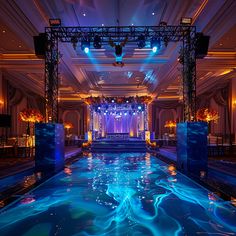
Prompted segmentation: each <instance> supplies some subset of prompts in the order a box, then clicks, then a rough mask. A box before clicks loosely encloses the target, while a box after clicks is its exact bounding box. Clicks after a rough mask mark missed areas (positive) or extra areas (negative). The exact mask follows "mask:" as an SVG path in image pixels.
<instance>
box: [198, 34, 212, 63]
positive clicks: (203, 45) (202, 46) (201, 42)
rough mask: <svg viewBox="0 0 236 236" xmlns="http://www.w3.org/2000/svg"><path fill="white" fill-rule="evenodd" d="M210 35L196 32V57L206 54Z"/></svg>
mask: <svg viewBox="0 0 236 236" xmlns="http://www.w3.org/2000/svg"><path fill="white" fill-rule="evenodd" d="M209 40H210V36H206V35H203V33H196V45H195V46H196V47H195V52H196V58H198V59H202V58H204V57H205V56H206V55H207V52H208V46H209Z"/></svg>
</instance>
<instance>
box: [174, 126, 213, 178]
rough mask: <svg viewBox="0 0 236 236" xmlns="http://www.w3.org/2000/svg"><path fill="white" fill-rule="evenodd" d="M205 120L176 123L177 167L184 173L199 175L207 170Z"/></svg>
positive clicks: (206, 129)
mask: <svg viewBox="0 0 236 236" xmlns="http://www.w3.org/2000/svg"><path fill="white" fill-rule="evenodd" d="M207 134H208V124H207V123H206V122H185V123H179V124H178V125H177V168H178V169H179V170H180V171H182V172H183V173H186V174H193V175H195V176H201V175H202V174H203V173H204V172H207Z"/></svg>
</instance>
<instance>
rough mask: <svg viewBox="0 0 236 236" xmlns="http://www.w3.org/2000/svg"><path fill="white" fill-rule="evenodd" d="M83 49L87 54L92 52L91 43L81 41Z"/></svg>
mask: <svg viewBox="0 0 236 236" xmlns="http://www.w3.org/2000/svg"><path fill="white" fill-rule="evenodd" d="M81 49H82V50H83V51H84V52H85V53H86V54H87V53H89V50H90V41H89V40H84V41H81Z"/></svg>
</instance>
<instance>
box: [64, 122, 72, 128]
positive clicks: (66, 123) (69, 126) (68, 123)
mask: <svg viewBox="0 0 236 236" xmlns="http://www.w3.org/2000/svg"><path fill="white" fill-rule="evenodd" d="M64 127H65V129H71V128H73V125H72V124H71V123H70V122H64Z"/></svg>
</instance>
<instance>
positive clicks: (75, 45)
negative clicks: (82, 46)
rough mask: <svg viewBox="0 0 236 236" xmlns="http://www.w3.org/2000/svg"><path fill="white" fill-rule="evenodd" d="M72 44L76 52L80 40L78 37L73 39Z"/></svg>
mask: <svg viewBox="0 0 236 236" xmlns="http://www.w3.org/2000/svg"><path fill="white" fill-rule="evenodd" d="M71 43H72V46H73V48H74V50H76V47H77V43H78V39H77V38H76V37H72V38H71Z"/></svg>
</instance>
